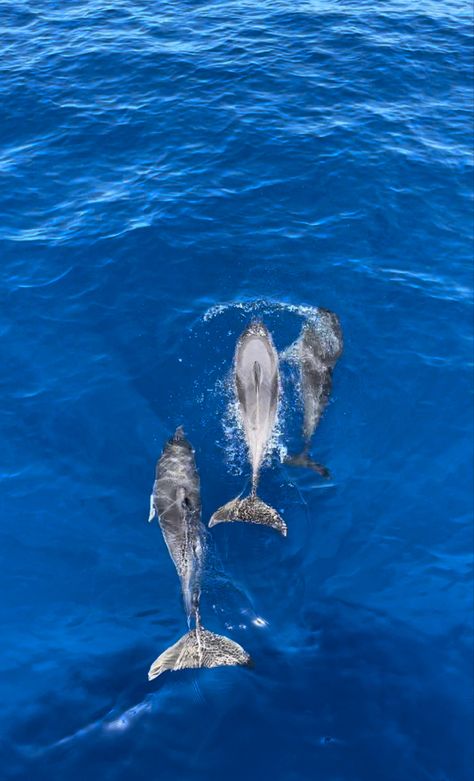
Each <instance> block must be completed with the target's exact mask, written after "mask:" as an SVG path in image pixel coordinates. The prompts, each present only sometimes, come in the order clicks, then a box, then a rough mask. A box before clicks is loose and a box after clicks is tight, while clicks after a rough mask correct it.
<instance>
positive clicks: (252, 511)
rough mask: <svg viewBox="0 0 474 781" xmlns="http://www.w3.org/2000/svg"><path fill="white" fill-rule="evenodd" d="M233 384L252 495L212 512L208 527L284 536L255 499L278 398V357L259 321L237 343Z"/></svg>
mask: <svg viewBox="0 0 474 781" xmlns="http://www.w3.org/2000/svg"><path fill="white" fill-rule="evenodd" d="M234 381H235V390H236V395H237V401H238V407H239V413H240V417H241V421H242V426H243V429H244V434H245V439H246V443H247V447H248V452H249V458H250V462H251V466H252V491H251V494H250V496H248V497H246V498H244V499H241V498H240V497H237V498H236V499H233V500H232V501H230V502H228V503H227V504H225V505H224V506H223V507H220V508H219V509H218V510H216V512H215V513H214V514H213V516H212V517H211V520H210V521H209V526H210V527H211V526H216V525H217V524H218V523H224V522H229V521H248V522H250V523H260V524H264V525H265V526H271V527H273V528H274V529H277V530H278V531H279V532H281V533H282V534H283V535H284V536H286V533H287V528H286V524H285V522H284V521H283V519H282V518H281V517H280V515H279V514H278V513H277V511H276V510H275V509H273V507H270V506H269V505H267V504H265V502H262V500H261V499H259V498H258V496H257V486H258V480H259V475H260V467H261V465H262V461H263V459H264V457H265V454H266V451H267V447H268V443H269V441H270V438H271V435H272V431H273V428H274V426H275V420H276V414H277V409H278V401H279V394H280V377H279V368H278V354H277V352H276V350H275V347H274V345H273V341H272V338H271V336H270V334H269V332H268V330H267V328H266V327H265V326H264V324H263V323H262V322H260V321H254V322H252V323H251V324H250V325H249V326H248V328H246V330H245V331H244V332H243V334H242V335H241V337H240V339H239V341H238V342H237V348H236V352H235V359H234Z"/></svg>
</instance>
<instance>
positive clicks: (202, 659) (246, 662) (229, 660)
mask: <svg viewBox="0 0 474 781" xmlns="http://www.w3.org/2000/svg"><path fill="white" fill-rule="evenodd" d="M250 664H251V659H250V656H249V655H248V653H247V652H246V651H245V650H244V649H243V648H242V646H241V645H239V644H238V643H234V641H233V640H229V638H228V637H224V636H223V635H216V634H214V632H209V631H208V630H207V629H202V628H199V629H192V630H191V631H190V632H188V633H187V634H186V635H184V637H182V638H181V639H180V640H178V642H177V643H175V644H174V645H172V646H171V647H170V648H167V650H166V651H164V652H163V653H162V654H160V656H159V657H158V659H156V660H155V661H154V662H153V664H152V665H151V667H150V669H149V671H148V680H149V681H152V680H153V679H154V678H157V677H158V676H159V675H161V673H164V672H165V671H166V670H185V669H196V668H199V667H224V666H229V665H242V666H250Z"/></svg>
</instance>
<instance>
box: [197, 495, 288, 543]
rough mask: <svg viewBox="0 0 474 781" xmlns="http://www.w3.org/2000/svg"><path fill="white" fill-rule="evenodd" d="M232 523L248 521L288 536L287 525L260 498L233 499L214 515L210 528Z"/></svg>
mask: <svg viewBox="0 0 474 781" xmlns="http://www.w3.org/2000/svg"><path fill="white" fill-rule="evenodd" d="M232 521H247V522H248V523H261V524H263V525H264V526H271V527H272V528H273V529H276V530H277V531H279V532H280V533H281V534H283V536H284V537H286V534H287V527H286V523H285V521H284V520H283V518H281V517H280V515H278V513H277V511H276V510H274V509H273V507H270V505H268V504H265V502H262V500H261V499H259V498H258V496H247V497H246V498H245V499H240V498H239V497H237V499H232V501H231V502H227V504H224V505H223V506H222V507H219V509H218V510H216V512H215V513H214V515H213V516H212V518H211V520H210V521H209V527H211V526H216V525H217V524H218V523H225V522H232Z"/></svg>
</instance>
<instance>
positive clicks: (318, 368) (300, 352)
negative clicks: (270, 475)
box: [285, 309, 343, 477]
mask: <svg viewBox="0 0 474 781" xmlns="http://www.w3.org/2000/svg"><path fill="white" fill-rule="evenodd" d="M342 349H343V339H342V329H341V324H340V322H339V318H338V317H337V315H335V314H334V312H330V311H329V310H328V309H319V310H318V316H317V319H316V320H315V321H314V322H308V323H306V324H305V325H304V326H303V328H302V331H301V334H300V336H299V339H298V340H297V341H296V343H295V344H294V345H292V346H291V347H290V348H289V349H288V350H287V351H286V353H287V355H288V358H289V360H291V361H294V362H297V363H298V365H299V371H300V382H301V392H302V396H303V405H304V418H303V440H304V448H303V450H302V451H301V453H299V454H298V455H295V456H287V457H286V459H285V463H287V464H290V465H291V466H304V467H308V468H309V469H313V470H314V471H315V472H318V473H319V474H320V475H322V476H323V477H329V476H330V475H329V470H328V469H327V468H326V467H325V466H323V465H322V464H319V463H318V462H316V461H313V460H312V459H311V458H310V457H309V448H310V445H311V439H312V436H313V434H314V432H315V430H316V428H317V426H318V424H319V421H320V420H321V416H322V414H323V412H324V410H325V409H326V406H327V404H328V401H329V397H330V395H331V390H332V374H333V369H334V366H335V365H336V363H337V361H338V359H339V358H340V356H341V353H342Z"/></svg>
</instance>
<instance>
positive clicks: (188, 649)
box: [148, 427, 250, 681]
mask: <svg viewBox="0 0 474 781" xmlns="http://www.w3.org/2000/svg"><path fill="white" fill-rule="evenodd" d="M156 516H158V520H159V524H160V526H161V530H162V532H163V537H164V540H165V543H166V545H167V548H168V551H169V554H170V556H171V558H172V560H173V562H174V565H175V567H176V571H177V573H178V576H179V579H180V581H181V588H182V592H183V599H184V606H185V610H186V615H187V619H188V625H189V627H190V631H189V632H188V633H187V634H185V635H184V636H183V637H182V638H181V639H180V640H178V642H177V643H175V644H174V645H172V646H171V647H170V648H168V649H167V650H166V651H164V652H163V653H162V654H160V656H159V657H158V658H157V659H156V660H155V661H154V662H153V664H152V665H151V667H150V670H149V672H148V680H150V681H151V680H153V679H154V678H156V677H157V676H158V675H160V674H161V673H163V672H165V670H183V669H185V668H196V667H220V666H222V665H248V664H249V663H250V657H249V655H248V654H247V652H246V651H244V649H243V648H242V647H241V646H240V645H238V643H235V642H234V641H233V640H229V638H228V637H223V636H222V635H216V634H214V632H209V631H208V630H207V629H204V628H203V626H202V624H201V617H200V596H201V577H202V568H203V561H204V553H205V535H206V529H205V526H204V524H203V523H202V521H201V495H200V482H199V474H198V471H197V468H196V462H195V458H194V451H193V449H192V447H191V445H190V443H189V442H188V440H187V439H186V437H185V435H184V431H183V429H182V427H179V428H178V429H177V430H176V432H175V434H174V436H173V437H171V439H170V440H169V441H168V442H167V444H166V445H165V447H164V449H163V453H162V455H161V457H160V459H159V460H158V463H157V465H156V478H155V482H154V484H153V493H152V495H151V497H150V517H149V519H148V520H149V521H152V520H153V518H155V517H156ZM192 625H194V626H192ZM191 627H192V628H191Z"/></svg>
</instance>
